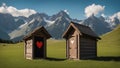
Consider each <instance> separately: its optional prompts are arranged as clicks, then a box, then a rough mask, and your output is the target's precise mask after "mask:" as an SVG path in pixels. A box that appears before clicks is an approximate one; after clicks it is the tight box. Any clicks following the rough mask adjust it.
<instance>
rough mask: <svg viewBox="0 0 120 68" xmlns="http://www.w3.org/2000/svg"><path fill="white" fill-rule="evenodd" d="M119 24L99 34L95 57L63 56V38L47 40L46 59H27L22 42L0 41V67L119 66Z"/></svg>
mask: <svg viewBox="0 0 120 68" xmlns="http://www.w3.org/2000/svg"><path fill="white" fill-rule="evenodd" d="M119 35H120V25H119V26H118V28H116V29H114V30H113V31H112V32H109V33H107V34H104V35H102V36H101V38H102V39H101V40H99V41H98V45H97V56H98V57H97V58H95V59H91V60H90V59H89V60H68V59H66V58H65V51H66V49H65V48H66V46H65V40H48V41H47V57H48V58H47V59H37V60H27V59H25V57H24V43H23V42H21V43H17V44H6V43H0V68H120V36H119Z"/></svg>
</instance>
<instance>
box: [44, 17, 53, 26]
mask: <svg viewBox="0 0 120 68" xmlns="http://www.w3.org/2000/svg"><path fill="white" fill-rule="evenodd" d="M43 19H44V21H45V22H47V24H48V25H47V26H50V25H52V24H54V23H55V21H50V20H47V19H46V18H43Z"/></svg>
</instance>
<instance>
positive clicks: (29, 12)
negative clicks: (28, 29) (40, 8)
mask: <svg viewBox="0 0 120 68" xmlns="http://www.w3.org/2000/svg"><path fill="white" fill-rule="evenodd" d="M0 13H10V14H11V15H13V16H15V17H18V16H25V17H29V16H30V15H32V14H35V13H36V11H35V10H32V9H27V8H26V9H21V10H18V9H16V8H15V7H13V6H6V4H5V3H3V5H2V6H1V7H0Z"/></svg>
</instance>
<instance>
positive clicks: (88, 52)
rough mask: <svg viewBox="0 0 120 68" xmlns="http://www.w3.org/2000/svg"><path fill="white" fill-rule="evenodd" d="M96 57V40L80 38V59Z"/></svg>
mask: <svg viewBox="0 0 120 68" xmlns="http://www.w3.org/2000/svg"><path fill="white" fill-rule="evenodd" d="M95 57H96V40H94V39H91V38H89V37H88V38H87V37H81V38H80V58H81V59H86V58H95Z"/></svg>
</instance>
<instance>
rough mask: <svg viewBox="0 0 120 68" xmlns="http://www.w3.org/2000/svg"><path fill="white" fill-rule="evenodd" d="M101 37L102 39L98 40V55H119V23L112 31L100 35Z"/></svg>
mask: <svg viewBox="0 0 120 68" xmlns="http://www.w3.org/2000/svg"><path fill="white" fill-rule="evenodd" d="M101 38H102V40H100V41H99V42H98V55H99V56H102V55H103V56H104V55H105V56H120V25H119V26H118V27H117V28H116V29H114V30H113V31H111V32H109V33H107V34H105V35H103V36H101ZM101 50H102V52H104V53H102V52H101Z"/></svg>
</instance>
